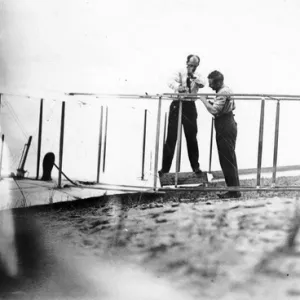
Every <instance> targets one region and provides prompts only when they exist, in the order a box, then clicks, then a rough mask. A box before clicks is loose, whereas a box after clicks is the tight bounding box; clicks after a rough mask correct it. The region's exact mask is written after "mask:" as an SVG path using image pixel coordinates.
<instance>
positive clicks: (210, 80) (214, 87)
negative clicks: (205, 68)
mask: <svg viewBox="0 0 300 300" xmlns="http://www.w3.org/2000/svg"><path fill="white" fill-rule="evenodd" d="M208 84H209V87H210V88H211V89H212V90H214V91H215V90H216V85H215V82H214V80H213V79H211V78H208Z"/></svg>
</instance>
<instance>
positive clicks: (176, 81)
mask: <svg viewBox="0 0 300 300" xmlns="http://www.w3.org/2000/svg"><path fill="white" fill-rule="evenodd" d="M168 87H169V88H171V89H172V90H173V91H174V92H175V93H178V92H182V87H183V83H182V74H181V72H176V73H174V75H173V77H172V78H171V79H170V80H169V82H168Z"/></svg>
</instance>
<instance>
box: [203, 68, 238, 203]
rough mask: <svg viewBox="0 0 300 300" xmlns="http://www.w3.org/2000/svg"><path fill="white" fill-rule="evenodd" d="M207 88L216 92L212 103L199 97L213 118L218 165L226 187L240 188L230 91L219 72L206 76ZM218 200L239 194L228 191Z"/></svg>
mask: <svg viewBox="0 0 300 300" xmlns="http://www.w3.org/2000/svg"><path fill="white" fill-rule="evenodd" d="M208 80H209V87H210V88H212V89H213V90H214V91H216V94H217V95H216V98H215V100H214V101H213V102H210V101H208V100H207V98H206V97H200V99H201V101H202V102H203V104H204V106H205V107H206V109H207V110H208V111H209V112H210V113H211V114H212V115H213V116H214V117H215V130H216V141H217V147H218V153H219V160H220V165H221V168H222V171H223V174H224V177H225V182H226V185H227V186H236V187H238V186H240V181H239V174H238V167H237V161H236V155H235V144H236V137H237V123H236V122H235V120H234V114H233V110H234V109H235V103H234V99H233V97H232V96H231V95H230V94H232V91H231V90H230V89H229V88H228V87H227V86H225V85H224V76H223V74H222V73H221V72H219V71H213V72H211V73H210V74H209V75H208ZM218 196H219V197H220V198H239V197H241V193H240V192H235V191H229V192H227V193H224V194H220V195H218Z"/></svg>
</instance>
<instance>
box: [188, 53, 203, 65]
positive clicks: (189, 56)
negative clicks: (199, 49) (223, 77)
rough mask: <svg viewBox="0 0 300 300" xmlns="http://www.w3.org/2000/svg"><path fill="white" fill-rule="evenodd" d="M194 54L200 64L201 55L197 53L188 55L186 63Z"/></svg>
mask: <svg viewBox="0 0 300 300" xmlns="http://www.w3.org/2000/svg"><path fill="white" fill-rule="evenodd" d="M193 56H195V57H196V58H197V59H198V66H199V64H200V57H199V56H198V55H195V54H190V55H188V57H187V58H186V63H188V62H189V61H190V59H191V58H192V57H193Z"/></svg>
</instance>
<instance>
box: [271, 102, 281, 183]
mask: <svg viewBox="0 0 300 300" xmlns="http://www.w3.org/2000/svg"><path fill="white" fill-rule="evenodd" d="M279 117H280V101H279V100H278V101H277V105H276V122H275V137H274V154H273V176H272V186H275V184H276V171H277V156H278V139H279Z"/></svg>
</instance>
